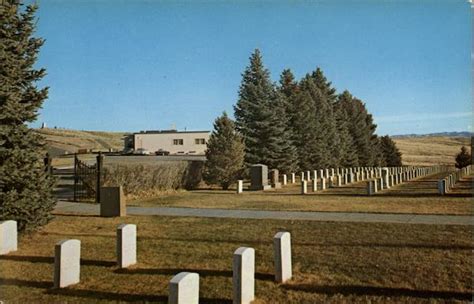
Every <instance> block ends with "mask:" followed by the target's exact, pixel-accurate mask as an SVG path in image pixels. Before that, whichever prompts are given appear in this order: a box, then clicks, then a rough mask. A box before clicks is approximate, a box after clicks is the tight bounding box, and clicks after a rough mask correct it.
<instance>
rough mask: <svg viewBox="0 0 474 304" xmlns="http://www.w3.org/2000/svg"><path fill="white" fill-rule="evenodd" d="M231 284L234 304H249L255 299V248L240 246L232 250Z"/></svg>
mask: <svg viewBox="0 0 474 304" xmlns="http://www.w3.org/2000/svg"><path fill="white" fill-rule="evenodd" d="M232 269H233V277H232V285H233V290H234V298H233V303H234V304H250V302H252V301H253V300H254V299H255V250H254V249H253V248H249V247H240V248H239V249H237V250H236V251H235V252H234V258H233V265H232Z"/></svg>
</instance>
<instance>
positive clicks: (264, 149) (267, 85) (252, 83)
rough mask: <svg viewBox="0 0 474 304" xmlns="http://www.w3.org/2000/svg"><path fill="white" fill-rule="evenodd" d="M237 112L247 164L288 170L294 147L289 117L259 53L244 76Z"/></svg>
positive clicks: (237, 122) (254, 54) (238, 127)
mask: <svg viewBox="0 0 474 304" xmlns="http://www.w3.org/2000/svg"><path fill="white" fill-rule="evenodd" d="M234 111H235V118H236V127H237V130H238V131H239V132H240V133H241V134H242V135H243V137H244V142H245V147H246V150H245V162H246V164H247V165H251V164H257V163H261V164H264V165H267V166H269V167H270V168H272V169H280V170H282V171H285V170H288V168H289V167H288V166H289V164H288V163H284V162H286V160H287V153H290V151H291V149H292V147H291V141H290V135H289V134H288V133H287V132H286V126H287V124H286V117H285V113H284V109H283V107H282V101H281V99H280V95H279V94H278V92H277V91H276V89H275V86H274V85H273V83H272V82H271V81H270V73H269V72H268V70H267V69H266V68H265V67H264V65H263V62H262V56H261V55H260V51H259V50H258V49H257V50H255V52H254V53H253V54H252V55H251V57H250V65H249V66H248V67H247V68H246V69H245V71H244V73H243V75H242V83H241V85H240V89H239V100H238V101H237V104H236V105H235V106H234ZM290 163H291V162H290ZM290 167H291V166H290Z"/></svg>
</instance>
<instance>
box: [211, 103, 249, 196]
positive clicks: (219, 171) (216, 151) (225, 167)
mask: <svg viewBox="0 0 474 304" xmlns="http://www.w3.org/2000/svg"><path fill="white" fill-rule="evenodd" d="M244 155H245V146H244V143H243V139H242V136H241V135H240V134H239V133H237V132H236V131H235V124H234V122H233V121H232V120H231V119H230V118H229V117H228V116H227V113H225V112H224V113H223V114H222V116H220V117H218V118H217V119H216V120H215V121H214V131H213V132H212V134H211V136H210V137H209V141H208V142H207V150H206V159H207V161H206V164H205V167H204V176H203V177H204V180H205V181H206V182H207V183H209V184H218V185H220V186H221V187H222V188H223V189H225V190H226V189H228V188H229V186H230V185H231V184H232V183H234V182H235V181H236V180H237V179H238V178H239V177H240V176H241V175H242V173H243V169H244Z"/></svg>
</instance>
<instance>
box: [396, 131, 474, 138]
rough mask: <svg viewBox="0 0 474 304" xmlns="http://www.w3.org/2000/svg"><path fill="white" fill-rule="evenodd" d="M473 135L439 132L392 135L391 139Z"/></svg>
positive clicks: (469, 133) (470, 134) (469, 134)
mask: <svg viewBox="0 0 474 304" xmlns="http://www.w3.org/2000/svg"><path fill="white" fill-rule="evenodd" d="M473 135H474V133H472V132H467V131H465V132H440V133H429V134H403V135H392V136H391V137H392V138H407V137H471V136H473Z"/></svg>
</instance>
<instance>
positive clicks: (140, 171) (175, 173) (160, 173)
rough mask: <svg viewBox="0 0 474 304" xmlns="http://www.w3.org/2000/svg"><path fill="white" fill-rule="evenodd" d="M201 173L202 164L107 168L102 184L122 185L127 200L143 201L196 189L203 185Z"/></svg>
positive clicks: (174, 162) (180, 162) (184, 163)
mask: <svg viewBox="0 0 474 304" xmlns="http://www.w3.org/2000/svg"><path fill="white" fill-rule="evenodd" d="M201 171H202V162H199V161H193V162H188V161H166V162H157V163H153V164H117V165H107V166H104V170H103V172H104V175H103V185H104V186H122V187H123V191H124V194H125V195H127V196H128V197H132V198H144V197H150V196H155V195H158V194H159V193H162V192H166V191H170V190H178V189H183V188H184V189H194V188H196V187H197V186H198V185H199V183H200V182H201V179H202V173H201Z"/></svg>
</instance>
